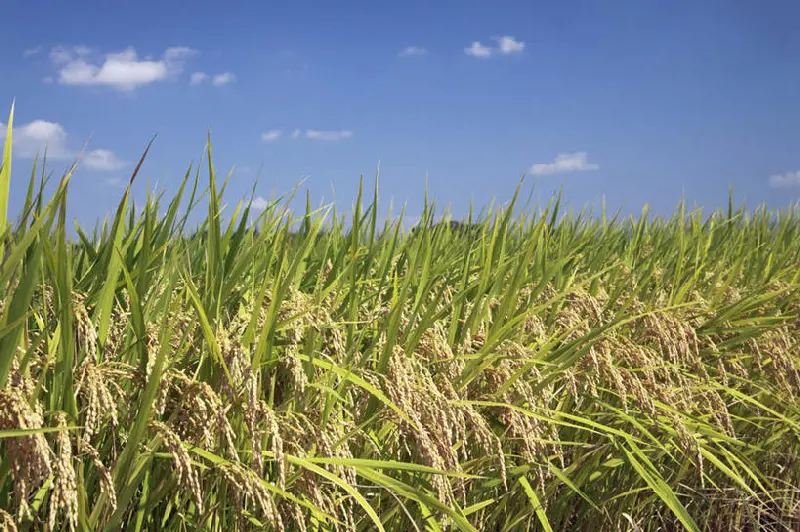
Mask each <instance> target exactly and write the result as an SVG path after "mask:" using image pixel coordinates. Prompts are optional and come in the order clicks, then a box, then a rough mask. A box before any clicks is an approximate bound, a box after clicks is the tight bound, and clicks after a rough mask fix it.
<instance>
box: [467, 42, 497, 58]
mask: <svg viewBox="0 0 800 532" xmlns="http://www.w3.org/2000/svg"><path fill="white" fill-rule="evenodd" d="M464 53H466V54H467V55H471V56H472V57H489V56H490V55H492V49H491V48H489V47H488V46H484V45H482V44H481V43H480V42H479V41H474V42H473V43H472V46H470V47H469V48H464Z"/></svg>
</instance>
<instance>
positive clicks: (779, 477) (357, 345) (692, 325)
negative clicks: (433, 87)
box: [0, 111, 800, 532]
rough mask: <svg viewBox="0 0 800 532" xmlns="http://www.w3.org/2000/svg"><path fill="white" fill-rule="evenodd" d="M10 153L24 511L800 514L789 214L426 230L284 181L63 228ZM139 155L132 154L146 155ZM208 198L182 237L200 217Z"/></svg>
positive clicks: (11, 316) (9, 459)
mask: <svg viewBox="0 0 800 532" xmlns="http://www.w3.org/2000/svg"><path fill="white" fill-rule="evenodd" d="M12 123H13V111H12V117H11V119H9V121H8V128H9V130H8V135H7V137H6V142H5V151H4V156H3V159H2V169H0V260H2V263H0V290H2V292H0V293H2V294H4V297H3V298H2V301H0V460H1V462H0V521H2V523H3V525H4V526H5V528H7V529H10V530H109V531H110V530H120V529H125V530H137V531H138V530H210V531H225V532H227V531H229V530H249V529H254V530H264V529H266V530H301V531H306V530H314V531H328V530H417V531H421V530H432V531H435V530H445V529H448V530H449V529H456V530H631V531H633V530H637V531H638V530H675V529H686V530H728V529H729V530H796V529H798V527H800V463H798V451H800V355H799V354H798V353H800V347H799V346H798V341H800V315H799V314H798V313H799V312H800V290H799V288H800V268H799V267H798V265H800V215H799V213H798V209H797V208H791V209H788V210H786V211H781V212H775V211H769V210H767V209H765V208H758V209H755V210H753V211H748V210H747V209H745V207H744V206H743V205H742V206H738V207H735V206H734V205H733V203H732V202H730V204H729V206H728V208H727V210H724V209H723V210H719V211H715V212H713V213H706V214H704V213H702V212H701V211H689V210H687V208H686V207H685V205H683V204H680V205H679V206H678V207H677V208H676V210H675V212H674V214H673V215H672V216H671V217H669V218H660V217H652V216H650V214H649V213H648V212H647V211H646V210H645V211H644V212H643V213H642V215H641V217H639V218H638V219H633V218H630V219H623V218H622V217H620V216H614V215H611V214H608V213H606V212H601V213H599V214H598V215H597V216H588V215H587V214H586V213H575V212H573V211H571V210H568V209H565V207H564V205H562V202H561V200H560V198H559V197H555V198H553V200H552V201H551V202H550V204H549V205H547V206H546V208H544V209H536V208H533V207H531V206H529V205H521V204H520V203H521V201H520V193H521V188H518V189H517V191H516V193H515V194H513V196H512V197H511V200H510V201H509V202H508V203H507V204H504V205H502V206H494V205H492V206H489V207H487V208H486V209H485V210H484V211H482V212H481V214H480V215H475V216H472V215H471V216H470V220H469V222H468V223H469V224H470V225H469V226H468V227H469V230H468V231H462V230H453V228H454V227H455V228H456V229H458V227H459V226H454V225H451V224H437V223H435V213H436V212H437V206H436V204H435V202H434V201H432V200H431V201H428V200H427V199H426V202H425V205H424V206H423V214H422V221H421V222H420V224H419V226H418V228H417V230H416V231H414V232H413V234H410V233H409V234H407V233H406V231H405V230H404V229H403V227H404V226H403V222H402V215H401V216H400V217H399V218H396V217H389V218H386V219H380V218H379V215H378V196H377V183H376V187H375V193H374V195H372V196H371V198H370V199H369V200H367V199H365V198H363V197H362V192H361V190H363V188H360V189H359V190H360V192H359V195H358V197H357V198H356V201H355V203H354V205H353V208H352V209H351V210H350V211H349V212H347V213H342V212H340V211H338V210H337V208H336V206H334V205H331V206H329V207H326V208H321V209H312V208H311V206H310V205H309V206H307V208H306V210H305V212H301V213H299V214H298V213H295V212H293V211H292V210H291V209H290V208H289V206H290V204H291V203H292V197H291V196H287V197H284V198H278V199H276V200H274V201H273V202H272V203H271V204H270V205H268V206H267V208H266V209H265V210H264V211H263V212H259V213H256V212H254V211H253V210H252V209H251V206H250V202H248V201H242V202H240V203H239V204H237V205H236V206H235V207H233V208H228V210H226V211H225V212H226V213H227V212H230V214H229V215H227V216H226V217H223V216H222V207H223V205H224V202H223V196H224V190H225V183H224V181H223V182H222V184H220V182H219V181H218V179H217V176H216V173H215V169H214V164H213V158H212V153H211V144H210V142H209V144H208V146H207V151H206V155H205V157H204V162H203V165H202V167H198V168H189V169H187V171H186V174H185V176H184V177H183V179H182V182H181V185H180V187H179V189H178V191H177V193H176V194H175V195H174V197H172V198H169V199H168V200H165V199H164V196H163V195H158V194H153V195H151V196H150V197H149V198H148V201H147V202H146V204H145V205H144V206H143V207H142V208H140V209H136V210H134V209H133V207H132V204H131V198H130V194H131V192H130V190H131V188H130V187H131V184H132V183H133V181H134V179H135V178H136V176H137V174H138V171H139V168H140V166H141V161H140V164H139V166H137V168H136V171H134V173H133V175H132V176H131V179H130V183H129V184H128V187H127V189H126V191H125V192H124V193H123V195H122V198H121V199H120V202H119V204H118V206H117V208H116V211H115V213H114V216H113V218H111V219H110V220H108V221H106V222H105V223H103V224H101V225H98V226H96V227H94V228H92V229H91V230H84V229H83V228H77V230H76V236H74V237H70V234H71V233H70V231H71V230H70V229H68V228H67V226H66V205H67V197H68V193H69V183H70V179H71V178H72V175H73V172H74V170H75V167H74V166H73V167H72V168H70V169H69V170H68V171H67V172H66V173H65V174H64V175H63V176H62V177H61V178H60V180H59V182H58V186H57V187H56V189H55V191H54V192H53V193H52V195H50V196H49V197H46V196H45V192H44V190H45V185H46V183H47V178H46V176H47V173H46V170H45V169H44V164H40V163H39V162H38V161H37V162H35V163H34V167H33V170H32V172H31V174H30V181H29V183H28V185H27V194H26V200H25V202H24V205H23V206H22V209H21V213H20V215H19V216H18V217H17V218H16V219H14V220H10V219H9V218H8V190H9V187H10V186H12V185H13V186H15V187H16V186H19V185H18V183H16V182H15V183H13V184H11V183H10V181H11V177H10V176H11V168H10V166H11V147H12V140H11V124H12ZM145 157H146V151H145V154H144V155H143V157H142V160H144V158H145ZM198 209H202V210H203V211H204V212H205V209H207V215H206V216H205V220H204V222H203V224H202V225H201V226H200V228H199V229H198V230H197V232H196V233H194V236H191V235H192V233H193V228H189V227H187V220H188V218H189V215H190V213H191V212H193V211H196V210H198Z"/></svg>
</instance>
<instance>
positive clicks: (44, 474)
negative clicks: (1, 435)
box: [0, 388, 53, 520]
mask: <svg viewBox="0 0 800 532" xmlns="http://www.w3.org/2000/svg"><path fill="white" fill-rule="evenodd" d="M43 427H44V421H43V419H42V413H41V411H40V410H39V409H38V408H37V409H33V408H31V406H30V405H29V404H28V401H27V399H26V398H25V396H23V395H22V394H21V392H20V391H19V390H12V389H8V388H6V389H0V430H15V429H40V428H43ZM3 445H5V453H6V460H10V462H11V476H12V479H13V481H14V497H15V499H16V502H17V508H18V519H20V520H22V519H24V518H31V517H32V516H31V513H30V507H29V506H28V496H29V495H30V493H31V491H33V490H35V489H37V488H39V487H40V486H41V485H42V482H44V480H45V479H46V478H48V477H49V476H50V475H51V474H52V472H53V470H52V454H53V453H52V451H51V450H50V447H49V446H48V445H47V440H46V439H45V437H44V435H43V434H30V435H27V436H19V437H14V438H6V439H5V441H4V442H3Z"/></svg>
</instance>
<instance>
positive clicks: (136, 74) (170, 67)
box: [50, 46, 197, 91]
mask: <svg viewBox="0 0 800 532" xmlns="http://www.w3.org/2000/svg"><path fill="white" fill-rule="evenodd" d="M196 53H197V52H196V51H195V50H193V49H191V48H189V47H186V46H175V47H172V48H167V49H166V50H165V51H164V54H163V56H162V58H161V59H160V60H154V59H153V58H144V59H139V57H138V55H137V54H136V50H135V49H134V48H132V47H128V48H126V49H125V50H123V51H121V52H116V53H108V54H105V55H104V58H103V61H102V63H99V62H96V61H94V60H93V59H92V57H93V53H92V50H91V49H90V48H87V47H85V46H71V47H66V46H57V47H55V48H53V49H52V50H51V51H50V61H51V62H52V63H53V66H55V67H56V70H57V72H58V82H59V83H60V84H62V85H100V86H108V87H112V88H114V89H116V90H120V91H132V90H135V89H137V88H138V87H141V86H144V85H149V84H151V83H155V82H157V81H163V80H165V79H167V78H168V77H170V76H174V75H176V74H178V73H180V72H181V71H182V70H183V65H184V62H185V61H186V60H187V59H188V58H189V57H191V56H193V55H195V54H196Z"/></svg>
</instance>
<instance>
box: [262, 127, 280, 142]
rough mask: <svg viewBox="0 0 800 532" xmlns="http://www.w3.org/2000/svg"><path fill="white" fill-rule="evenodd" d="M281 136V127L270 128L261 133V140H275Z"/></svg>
mask: <svg viewBox="0 0 800 532" xmlns="http://www.w3.org/2000/svg"><path fill="white" fill-rule="evenodd" d="M279 138H281V130H280V129H270V130H269V131H265V132H264V133H262V134H261V142H273V141H276V140H278V139H279Z"/></svg>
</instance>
